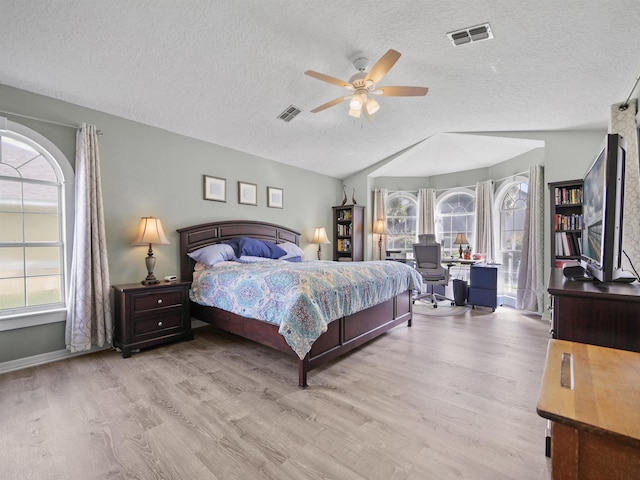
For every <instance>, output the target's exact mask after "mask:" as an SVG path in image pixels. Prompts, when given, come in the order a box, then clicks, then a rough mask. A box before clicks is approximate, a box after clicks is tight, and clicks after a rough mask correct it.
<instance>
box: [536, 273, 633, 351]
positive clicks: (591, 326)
mask: <svg viewBox="0 0 640 480" xmlns="http://www.w3.org/2000/svg"><path fill="white" fill-rule="evenodd" d="M548 291H549V293H550V294H551V296H552V305H553V310H552V321H551V331H552V337H553V338H557V339H560V340H570V341H573V342H581V343H590V344H592V345H600V346H603V347H611V348H620V349H622V350H630V351H633V352H640V284H638V283H637V282H635V283H632V284H624V283H606V284H605V283H594V282H584V281H576V280H569V279H567V278H565V277H564V275H563V274H562V269H561V268H553V269H551V275H550V276H549V283H548Z"/></svg>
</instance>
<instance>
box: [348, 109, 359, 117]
mask: <svg viewBox="0 0 640 480" xmlns="http://www.w3.org/2000/svg"><path fill="white" fill-rule="evenodd" d="M361 112H362V110H360V109H358V110H354V109H353V108H352V109H350V110H349V115H351V116H352V117H355V118H360V113H361Z"/></svg>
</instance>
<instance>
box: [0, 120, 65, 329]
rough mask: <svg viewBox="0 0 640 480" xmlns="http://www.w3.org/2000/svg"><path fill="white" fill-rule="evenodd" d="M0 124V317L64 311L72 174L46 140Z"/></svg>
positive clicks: (10, 124)
mask: <svg viewBox="0 0 640 480" xmlns="http://www.w3.org/2000/svg"><path fill="white" fill-rule="evenodd" d="M1 120H4V123H3V124H2V125H0V126H3V125H7V126H6V127H5V128H2V129H0V319H6V318H8V317H16V316H24V315H25V314H29V313H33V314H36V313H42V312H47V311H53V310H56V309H57V310H60V309H64V308H65V294H66V285H67V274H66V272H67V267H68V263H67V262H68V258H69V254H70V250H69V247H70V246H69V245H67V241H66V240H67V237H68V234H69V232H70V225H68V223H67V222H72V217H71V216H69V215H67V212H66V211H65V208H72V203H71V205H69V200H70V199H72V197H70V196H69V193H70V192H68V191H67V190H68V188H69V187H68V186H67V185H73V183H72V180H73V173H72V171H71V167H70V165H69V163H68V161H67V159H66V157H65V156H64V155H63V154H62V153H61V152H60V151H59V150H58V149H57V148H56V147H55V146H54V145H53V144H51V143H50V142H49V141H48V140H46V139H45V138H44V137H41V136H40V135H39V134H37V133H36V132H34V131H32V130H30V129H28V128H26V127H23V126H20V125H18V124H15V123H13V122H7V121H6V120H5V119H1ZM45 144H46V145H47V147H46V148H45V146H44V145H45ZM52 152H53V153H52ZM54 155H55V157H54ZM56 157H57V158H56ZM61 164H62V165H61ZM64 170H66V171H64ZM65 177H67V178H65ZM69 177H70V178H69ZM65 180H66V182H65ZM70 217H71V218H70ZM40 323H46V322H40Z"/></svg>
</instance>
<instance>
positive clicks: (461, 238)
mask: <svg viewBox="0 0 640 480" xmlns="http://www.w3.org/2000/svg"><path fill="white" fill-rule="evenodd" d="M453 243H454V245H458V244H463V243H464V244H465V245H468V244H469V240H467V236H466V235H465V234H464V233H458V234H457V235H456V239H455V240H454V241H453Z"/></svg>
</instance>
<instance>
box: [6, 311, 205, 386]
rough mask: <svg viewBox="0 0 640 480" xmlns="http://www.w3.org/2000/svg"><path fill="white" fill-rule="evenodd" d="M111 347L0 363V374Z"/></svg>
mask: <svg viewBox="0 0 640 480" xmlns="http://www.w3.org/2000/svg"><path fill="white" fill-rule="evenodd" d="M207 325H209V324H208V323H206V322H203V321H201V320H196V319H192V320H191V328H192V329H194V328H199V327H206V326H207ZM109 348H111V347H103V348H92V349H91V350H87V351H85V352H75V353H71V352H70V351H69V350H56V351H54V352H47V353H41V354H39V355H33V356H31V357H24V358H18V359H16V360H9V361H8V362H2V363H0V374H3V373H8V372H13V371H15V370H22V369H23V368H29V367H35V366H37V365H44V364H45V363H51V362H57V361H58V360H64V359H66V358H71V357H77V356H79V355H86V354H87V353H94V352H99V351H100V350H107V349H109Z"/></svg>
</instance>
